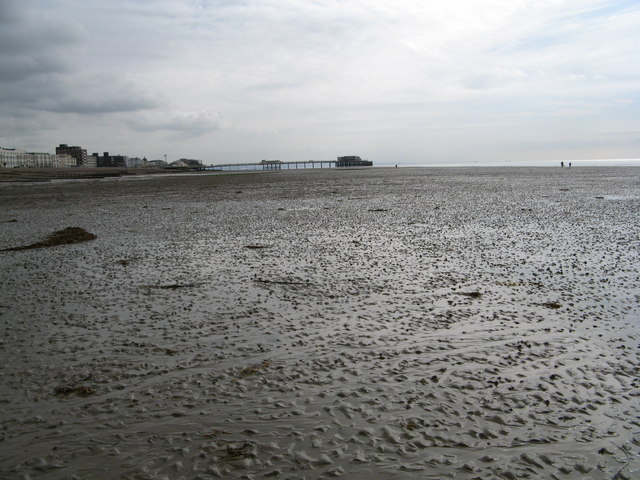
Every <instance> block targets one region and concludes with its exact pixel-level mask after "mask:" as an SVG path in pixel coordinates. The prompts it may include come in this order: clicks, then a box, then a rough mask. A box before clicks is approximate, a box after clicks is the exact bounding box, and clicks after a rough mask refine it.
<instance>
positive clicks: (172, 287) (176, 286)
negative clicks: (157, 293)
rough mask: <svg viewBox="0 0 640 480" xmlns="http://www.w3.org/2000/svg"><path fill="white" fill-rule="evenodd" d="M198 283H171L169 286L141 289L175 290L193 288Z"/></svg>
mask: <svg viewBox="0 0 640 480" xmlns="http://www.w3.org/2000/svg"><path fill="white" fill-rule="evenodd" d="M199 285H200V284H199V283H171V284H169V285H141V288H159V289H162V290H177V289H179V288H194V287H197V286H199Z"/></svg>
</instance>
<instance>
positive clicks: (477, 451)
mask: <svg viewBox="0 0 640 480" xmlns="http://www.w3.org/2000/svg"><path fill="white" fill-rule="evenodd" d="M639 174H640V169H638V168H625V167H615V168H600V167H598V168H581V169H579V168H573V169H570V170H569V169H563V170H562V169H559V168H537V169H529V168H512V169H498V168H484V169H482V168H478V169H457V168H452V169H368V170H344V171H336V170H333V169H331V170H313V171H310V170H307V171H303V170H298V171H283V172H271V173H259V174H242V175H233V174H225V175H221V174H214V175H194V176H162V175H161V176H153V177H139V178H134V177H123V178H111V179H109V178H107V179H96V180H82V181H56V182H50V183H46V184H45V183H42V184H41V183H35V184H29V185H23V184H13V183H11V184H3V185H0V205H2V209H1V210H0V225H1V229H0V232H1V235H0V249H6V248H12V247H18V246H21V245H28V244H33V243H36V242H39V241H42V240H43V239H45V238H47V236H48V235H50V234H51V233H52V232H55V231H58V230H61V229H64V228H66V227H81V228H84V229H85V230H87V231H88V232H90V233H92V234H95V235H96V236H97V238H96V239H94V240H91V241H86V242H84V243H76V244H70V245H59V246H53V247H49V248H38V249H29V250H22V251H9V252H1V253H0V275H1V278H0V279H1V287H0V326H1V328H2V337H1V339H2V340H1V343H0V361H2V365H3V368H2V370H1V372H0V405H1V407H2V408H1V409H0V426H1V430H0V477H1V478H7V479H14V478H15V479H22V478H43V479H71V478H73V479H95V478H125V479H158V478H165V479H200V478H201V479H210V478H225V479H227V478H229V479H232V478H238V479H240V478H248V479H252V478H255V479H259V478H278V479H301V478H306V479H321V478H322V479H324V478H348V479H371V478H388V479H418V478H419V479H446V478H455V479H469V480H470V479H488V478H499V479H502V478H504V479H521V478H532V479H533V478H535V479H537V478H558V479H583V478H593V479H613V478H618V479H631V478H637V477H638V475H640V473H639V472H640V457H639V454H640V416H639V415H640V414H639V412H640V399H639V391H640V390H639V388H638V387H640V380H639V372H640V369H639V366H640V361H639V357H638V354H639V343H640V337H639V334H640V306H639V304H640V278H639V277H640V274H639V271H640V268H639V267H640V261H639V258H640V255H639V253H640V252H639V250H640V175H639Z"/></svg>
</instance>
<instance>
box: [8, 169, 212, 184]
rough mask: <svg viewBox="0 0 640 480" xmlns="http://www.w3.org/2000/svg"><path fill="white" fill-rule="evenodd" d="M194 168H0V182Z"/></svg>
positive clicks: (176, 171) (167, 171)
mask: <svg viewBox="0 0 640 480" xmlns="http://www.w3.org/2000/svg"><path fill="white" fill-rule="evenodd" d="M199 171H200V170H194V169H177V168H176V169H168V168H157V167H145V168H108V167H105V168H97V167H96V168H81V167H75V168H74V167H72V168H28V167H20V168H0V182H48V181H51V180H56V179H62V180H70V179H91V178H108V177H122V176H133V175H164V174H167V173H173V174H176V173H195V172H199Z"/></svg>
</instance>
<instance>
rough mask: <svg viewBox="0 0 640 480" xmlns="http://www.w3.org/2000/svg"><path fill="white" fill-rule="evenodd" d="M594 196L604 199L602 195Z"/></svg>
mask: <svg viewBox="0 0 640 480" xmlns="http://www.w3.org/2000/svg"><path fill="white" fill-rule="evenodd" d="M596 198H597V199H598V200H604V197H603V196H602V195H598V196H597V197H596Z"/></svg>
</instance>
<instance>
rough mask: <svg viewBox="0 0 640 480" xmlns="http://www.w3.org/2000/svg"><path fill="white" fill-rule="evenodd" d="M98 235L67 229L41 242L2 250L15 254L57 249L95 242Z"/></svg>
mask: <svg viewBox="0 0 640 480" xmlns="http://www.w3.org/2000/svg"><path fill="white" fill-rule="evenodd" d="M96 238H98V237H97V235H94V234H93V233H90V232H87V231H86V230H85V229H84V228H81V227H67V228H65V229H63V230H58V231H55V232H53V233H52V234H51V235H49V236H48V237H47V238H45V239H44V240H42V241H41V242H35V243H31V244H29V245H22V246H20V247H11V248H5V249H3V250H0V251H2V252H15V251H18V250H31V249H34V248H46V247H55V246H57V245H69V244H72V243H82V242H88V241H91V240H95V239H96Z"/></svg>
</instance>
